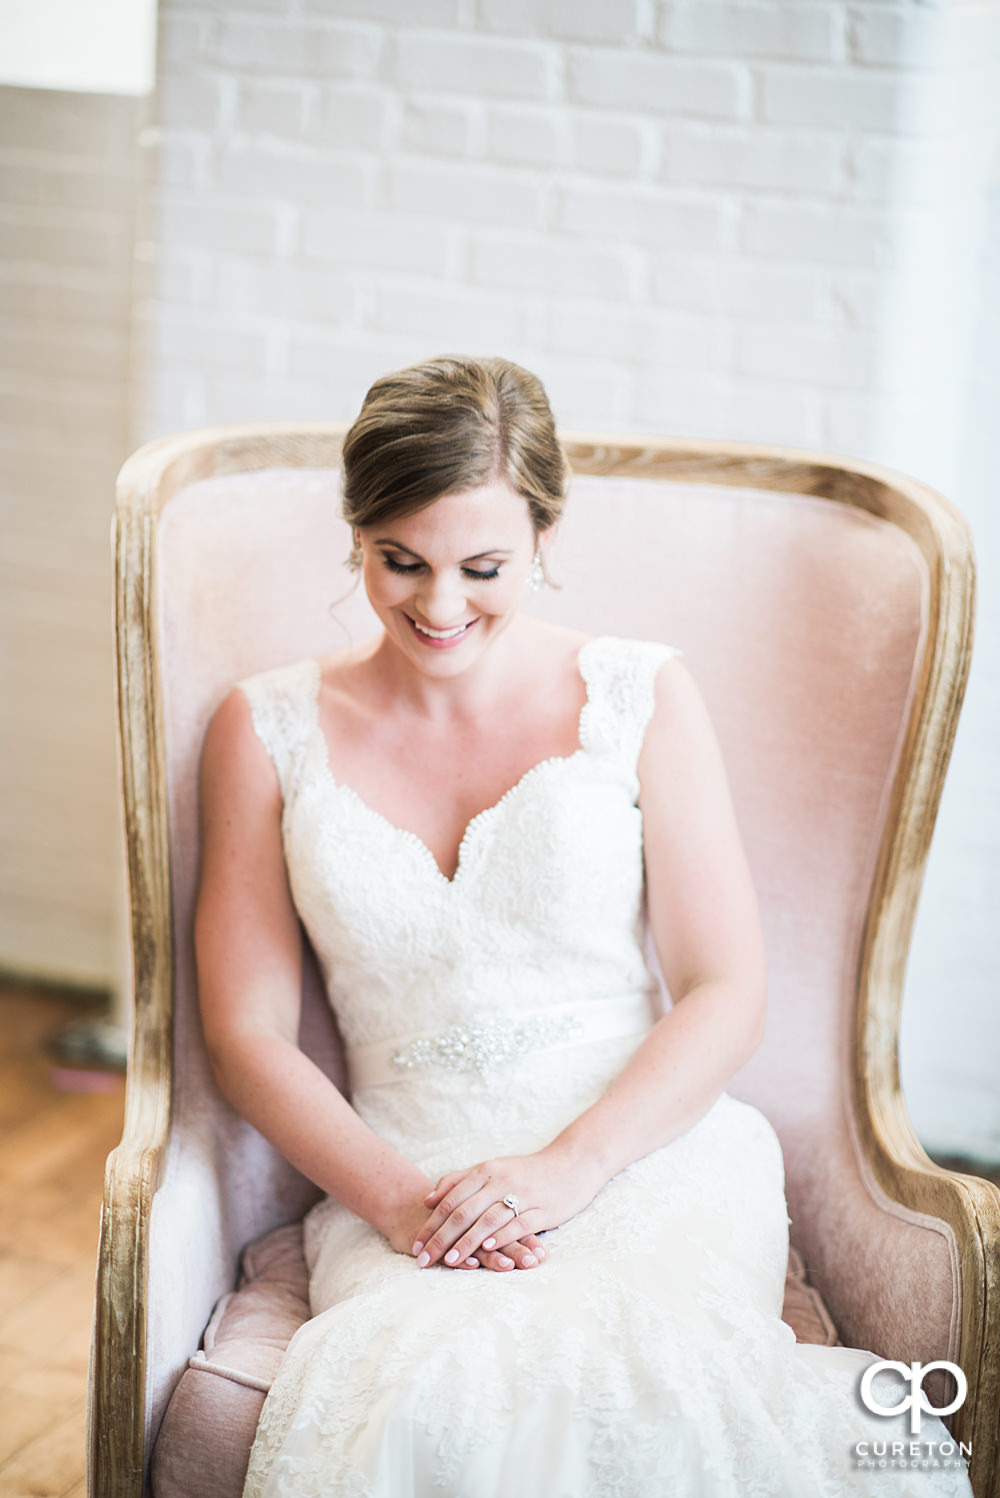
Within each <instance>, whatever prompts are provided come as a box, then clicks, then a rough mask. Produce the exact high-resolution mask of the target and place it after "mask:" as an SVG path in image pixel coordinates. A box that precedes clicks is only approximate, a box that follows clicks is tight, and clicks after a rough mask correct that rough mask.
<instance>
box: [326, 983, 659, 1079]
mask: <svg viewBox="0 0 1000 1498" xmlns="http://www.w3.org/2000/svg"><path fill="white" fill-rule="evenodd" d="M652 1022H653V1015H652V1009H651V1006H650V997H649V995H648V994H647V993H644V992H640V993H635V992H634V991H633V992H630V993H628V994H622V995H619V996H617V997H615V998H612V999H601V1000H593V999H583V1000H581V1001H580V1002H579V1003H577V1004H559V1005H555V1006H553V1007H552V1008H551V1009H543V1010H538V1011H536V1012H534V1013H532V1014H523V1015H512V1016H510V1017H506V1018H500V1019H476V1020H470V1021H469V1022H468V1023H467V1024H458V1025H450V1026H449V1028H448V1029H447V1030H440V1031H438V1032H437V1033H436V1034H420V1035H401V1036H395V1037H393V1038H392V1039H390V1040H383V1041H375V1042H373V1043H372V1044H371V1045H359V1046H348V1048H347V1067H348V1073H349V1075H350V1079H351V1087H352V1088H356V1087H377V1086H381V1085H383V1084H384V1083H387V1082H398V1081H403V1080H405V1079H406V1078H408V1077H412V1076H414V1075H417V1074H420V1073H422V1072H424V1071H443V1072H454V1073H460V1072H477V1073H478V1074H479V1075H480V1076H481V1077H486V1076H488V1075H489V1074H490V1073H491V1072H493V1071H495V1070H496V1068H498V1067H501V1066H505V1065H508V1064H509V1063H510V1062H512V1061H515V1060H517V1059H518V1057H520V1056H525V1055H528V1054H530V1053H531V1052H533V1051H548V1050H553V1049H556V1048H558V1047H561V1046H564V1045H580V1044H582V1043H584V1042H586V1041H590V1040H610V1039H614V1038H617V1037H619V1036H621V1037H625V1036H629V1035H636V1036H639V1035H642V1034H644V1033H645V1032H646V1031H647V1030H648V1029H649V1028H650V1026H651V1024H652Z"/></svg>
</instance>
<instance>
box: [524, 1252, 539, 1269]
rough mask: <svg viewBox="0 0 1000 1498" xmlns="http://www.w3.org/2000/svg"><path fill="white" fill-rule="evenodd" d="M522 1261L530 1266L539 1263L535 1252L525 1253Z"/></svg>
mask: <svg viewBox="0 0 1000 1498" xmlns="http://www.w3.org/2000/svg"><path fill="white" fill-rule="evenodd" d="M521 1263H522V1264H527V1265H529V1266H530V1265H532V1264H537V1263H538V1260H537V1259H536V1258H535V1256H534V1254H525V1256H524V1258H523V1259H522V1260H521Z"/></svg>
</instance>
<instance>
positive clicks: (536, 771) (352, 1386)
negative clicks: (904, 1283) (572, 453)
mask: <svg viewBox="0 0 1000 1498" xmlns="http://www.w3.org/2000/svg"><path fill="white" fill-rule="evenodd" d="M343 480H344V514H345V517H346V519H347V520H348V522H349V523H350V524H351V526H352V527H353V534H354V548H353V551H352V554H351V557H350V559H349V561H350V565H351V566H352V567H354V568H356V569H359V570H360V572H361V575H362V577H363V580H364V586H365V589H366V591H367V594H368V597H369V599H370V601H371V604H372V607H373V609H374V611H375V613H376V615H377V616H378V620H379V623H380V625H381V631H380V633H379V634H378V635H377V636H376V637H375V638H374V639H372V640H369V641H366V642H364V643H362V644H359V645H355V646H352V647H349V648H347V649H344V650H342V651H340V652H338V653H335V654H333V655H331V656H328V657H326V658H325V659H322V660H305V661H298V662H294V663H292V664H290V665H288V666H285V667H281V668H278V669H276V670H272V671H268V672H264V673H261V674H259V675H257V676H254V677H251V678H248V679H247V680H245V681H243V682H241V683H239V684H238V685H237V687H235V688H234V689H233V691H232V692H231V693H230V694H229V696H228V697H227V698H226V699H225V701H224V702H223V703H222V705H221V706H220V708H219V709H218V711H217V712H216V714H215V716H214V718H213V719H212V722H211V724H210V727H209V730H208V733H207V736H206V740H205V745H204V752H203V757H202V765H201V805H202V835H203V862H202V870H201V882H200V888H199V895H198V903H197V913H196V921H195V942H196V952H197V960H198V977H199V990H200V1001H201V1009H202V1016H203V1023H204V1031H205V1038H206V1042H207V1045H208V1049H209V1054H210V1056H211V1060H212V1064H213V1068H214V1071H215V1075H216V1078H217V1080H218V1083H219V1085H220V1087H221V1089H222V1091H223V1092H224V1094H225V1095H226V1097H227V1098H228V1099H229V1100H230V1101H231V1102H232V1104H233V1105H234V1106H235V1107H236V1108H237V1109H238V1110H239V1111H240V1112H241V1113H242V1114H243V1115H244V1116H245V1117H247V1118H248V1119H249V1120H250V1121H251V1122H252V1123H253V1124H254V1125H255V1126H256V1127H257V1128H258V1129H259V1130H260V1131H261V1132H262V1133H263V1134H264V1135H266V1136H267V1138H268V1139H270V1140H271V1141H272V1142H273V1144H274V1145H275V1146H276V1147H277V1148H278V1149H279V1150H280V1151H281V1153H282V1154H284V1155H285V1156H286V1157H287V1158H288V1159H289V1160H290V1161H291V1162H292V1163H293V1164H294V1165H295V1166H296V1167H297V1168H298V1169H299V1170H300V1171H301V1172H302V1173H303V1174H305V1175H306V1176H308V1177H309V1178H310V1179H311V1180H313V1181H314V1182H315V1183H317V1185H318V1186H319V1187H320V1188H321V1189H322V1191H323V1192H324V1193H325V1195H324V1197H323V1199H322V1200H321V1202H320V1203H319V1204H318V1205H317V1206H316V1207H315V1208H314V1209H313V1210H312V1212H311V1213H310V1214H309V1216H308V1217H307V1219H306V1222H305V1231H304V1242H305V1251H306V1258H307V1263H308V1267H309V1272H310V1297H311V1306H312V1313H313V1314H312V1319H311V1320H310V1321H309V1322H307V1323H306V1324H305V1325H304V1326H303V1327H302V1328H301V1330H300V1331H299V1332H298V1333H297V1334H296V1336H295V1338H294V1339H293V1341H292V1343H291V1344H290V1346H289V1348H288V1351H287V1353H286V1354H285V1357H284V1360H283V1363H282V1366H281V1369H280V1372H279V1374H278V1377H277V1379H276V1381H275V1384H274V1386H273V1388H272V1390H271V1392H270V1394H269V1396H268V1399H267V1401H266V1403H265V1407H264V1411H263V1415H262V1418H261V1423H260V1427H259V1430H258V1435H257V1439H256V1442H255V1444H254V1448H253V1452H252V1454H251V1459H250V1468H249V1472H248V1474H247V1479H246V1487H245V1489H244V1493H245V1498H264V1495H268V1498H274V1495H278V1494H281V1495H285V1498H293V1495H294V1498H311V1495H315V1498H320V1495H322V1498H333V1495H344V1498H346V1495H352V1498H353V1495H356V1498H361V1495H374V1498H431V1495H445V1498H472V1495H475V1498H493V1495H497V1498H499V1495H500V1494H501V1493H505V1494H506V1493H507V1492H509V1491H510V1490H511V1489H512V1488H516V1491H517V1492H518V1494H519V1498H583V1495H594V1498H605V1495H607V1498H610V1495H619V1498H662V1495H665V1494H667V1493H669V1494H671V1495H677V1498H686V1495H691V1498H694V1495H699V1498H703V1495H737V1494H739V1495H741V1498H743V1495H751V1498H752V1495H756V1494H759V1495H768V1498H772V1495H773V1498H779V1495H780V1498H785V1495H788V1498H791V1495H801V1498H804V1495H807V1494H808V1495H814V1494H831V1495H834V1494H852V1495H854V1494H856V1495H858V1498H862V1495H864V1498H870V1495H872V1494H881V1493H885V1494H889V1493H891V1494H893V1495H894V1498H906V1495H908V1494H916V1493H929V1492H935V1493H952V1494H962V1495H968V1494H970V1493H971V1489H970V1488H969V1485H968V1479H967V1477H966V1474H965V1471H964V1469H961V1470H937V1471H934V1470H930V1471H921V1472H910V1473H907V1474H905V1475H902V1474H900V1473H898V1472H882V1473H878V1472H872V1471H862V1470H859V1469H858V1467H857V1465H856V1464H855V1465H854V1466H852V1465H851V1461H852V1458H851V1455H850V1452H851V1446H852V1443H854V1442H856V1441H859V1440H864V1439H870V1438H871V1437H872V1436H873V1435H874V1436H875V1437H877V1438H878V1439H879V1440H884V1439H885V1438H886V1436H887V1434H888V1435H889V1436H890V1437H891V1436H893V1435H896V1434H899V1433H902V1429H903V1427H902V1425H900V1426H899V1429H898V1430H897V1427H896V1424H894V1422H893V1420H892V1419H888V1420H887V1419H886V1418H884V1417H879V1418H877V1419H876V1418H875V1417H873V1416H872V1415H870V1414H869V1413H868V1412H867V1411H866V1410H865V1409H864V1407H863V1406H862V1405H861V1404H860V1403H859V1401H858V1399H857V1393H856V1391H857V1386H858V1381H859V1378H860V1375H861V1374H862V1373H863V1372H864V1370H865V1369H866V1368H867V1367H868V1366H869V1364H871V1363H872V1362H873V1361H874V1360H875V1356H874V1354H873V1353H866V1352H863V1351H860V1350H855V1349H845V1348H807V1347H802V1346H798V1345H796V1343H795V1339H794V1335H793V1333H792V1332H791V1330H790V1329H789V1328H788V1327H787V1326H786V1325H785V1324H784V1323H783V1322H782V1321H781V1319H780V1317H781V1307H782V1294H783V1286H784V1279H785V1272H786V1265H787V1253H788V1236H787V1232H788V1218H787V1212H786V1206H785V1198H784V1178H783V1165H782V1158H781V1150H780V1146H779V1144H778V1140H777V1137H776V1135H775V1133H774V1131H773V1129H772V1128H771V1126H770V1125H769V1123H768V1122H767V1120H766V1119H765V1118H764V1117H763V1115H762V1114H761V1113H759V1112H758V1111H757V1110H756V1109H754V1108H752V1107H750V1106H749V1105H747V1104H744V1103H741V1102H738V1101H736V1100H735V1099H734V1098H731V1097H730V1096H729V1095H728V1094H727V1093H726V1091H725V1088H726V1086H727V1084H728V1082H729V1081H730V1079H731V1078H732V1077H733V1075H734V1073H735V1072H737V1071H738V1070H739V1068H740V1067H741V1066H742V1065H743V1064H744V1063H745V1062H746V1061H747V1060H748V1058H749V1057H750V1056H751V1055H752V1054H753V1052H754V1051H755V1050H756V1048H757V1046H758V1045H759V1044H760V1042H761V1039H762V1037H763V1033H764V1013H765V960H764V951H763V943H762V938H761V929H760V923H759V918H758V912H757V905H756V900H755V897H754V891H753V887H752V884H751V880H750V875H749V872H748V869H747V863H746V859H745V857H744V854H743V850H742V847H741V844H740V838H739V834H738V830H737V826H736V822H735V818H734V814H733V809H732V805H731V801H730V797H729V792H728V789H727V784H726V778H725V773H724V769H723V766H722V762H721V758H720V754H719V749H718V746H717V743H716V739H715V736H714V733H713V730H712V727H711V725H710V722H709V719H708V716H707V714H706V711H705V707H704V705H703V702H702V699H701V697H700V695H699V692H698V689H697V686H696V685H695V682H694V681H693V679H692V677H691V675H690V674H689V672H688V671H687V670H686V668H685V667H684V665H683V664H682V663H681V661H680V660H679V659H678V656H679V652H678V651H676V650H675V649H672V648H671V647H669V646H666V645H660V644H656V643H652V642H646V641H635V640H624V639H618V638H613V637H607V636H598V637H592V636H588V635H587V634H585V633H583V632H579V631H575V630H568V629H564V628H559V627H556V626H553V625H550V624H545V623H541V622H538V621H537V620H533V619H531V618H530V617H528V616H527V615H526V614H524V613H523V612H522V611H521V604H522V602H523V599H524V595H525V590H526V588H533V587H537V586H539V585H541V584H542V583H543V582H544V581H545V578H546V569H545V552H546V547H547V545H548V542H549V540H550V537H551V536H552V534H553V529H554V527H555V525H556V523H557V521H558V520H559V517H560V514H561V512H562V507H563V502H564V497H565V489H566V470H565V464H564V460H563V457H562V453H561V450H560V447H559V443H558V441H557V438H556V434H555V429H554V425H553V420H552V416H551V412H550V410H549V406H548V402H547V400H546V397H545V394H544V391H543V390H542V387H541V385H540V384H539V382H538V381H537V380H536V379H535V378H534V377H533V376H532V375H530V374H528V373H527V371H525V370H523V369H521V368H519V367H518V366H516V365H514V364H511V363H508V362H506V361H504V360H501V359H488V360H473V359H463V358H441V359H434V360H431V361H429V362H427V363H425V364H421V365H417V366H415V367H413V368H410V369H406V370H402V371H400V372H399V373H397V374H394V375H390V376H387V377H385V378H383V379H381V380H379V381H377V382H376V384H375V385H374V386H373V387H372V389H371V390H370V391H369V393H368V395H367V397H366V399H365V402H364V405H363V407H362V411H361V414H360V415H359V417H358V419H357V420H356V422H355V423H354V425H353V426H352V427H351V429H350V431H349V432H348V434H347V437H346V439H345V443H344V455H343ZM636 544H637V546H639V545H641V538H637V543H636ZM289 582H290V585H292V586H294V579H290V580H289ZM300 920H301V921H302V923H303V924H304V926H305V928H306V930H307V932H308V934H309V937H310V939H311V941H312V944H313V946H314V948H315V950H316V953H317V956H318V958H319V961H320V965H321V967H322V970H323V975H324V979H325V981H326V985H327V988H328V992H329V996H330V1001H331V1004H332V1005H333V1007H334V1010H335V1013H336V1015H337V1019H338V1023H339V1026H340V1029H341V1033H342V1035H343V1038H344V1041H345V1043H346V1055H347V1063H348V1074H349V1079H350V1101H348V1098H347V1097H345V1096H343V1095H342V1094H341V1093H340V1092H338V1091H337V1089H336V1088H335V1087H334V1086H333V1085H332V1083H331V1082H330V1081H329V1080H328V1079H327V1078H326V1077H325V1076H324V1075H323V1074H322V1073H321V1072H320V1071H319V1069H318V1068H317V1067H316V1066H315V1065H314V1064H313V1062H312V1061H310V1060H309V1059H308V1057H307V1056H306V1055H305V1054H304V1053H303V1052H302V1051H301V1050H300V1049H299V1047H298V1043H297V1036H298V1023H299V987H300V977H301V967H300V964H301V952H300V936H299V921H300ZM647 931H648V933H649V935H650V936H651V938H652V942H653V945H654V947H655V951H656V956H657V959H658V961H659V965H660V968H661V970H662V973H663V976H664V979H665V981H666V985H667V988H668V990H669V993H670V995H671V998H672V1005H671V1007H670V1008H669V1009H668V1010H667V1012H666V1013H665V1014H663V1015H662V1016H661V1017H657V1011H656V1007H655V1004H654V995H655V992H656V984H655V982H654V980H653V978H652V977H651V974H650V971H649V968H648V967H647V964H646V960H645V941H646V934H647ZM884 1397H885V1396H883V1398H884ZM923 1430H924V1435H925V1438H926V1435H927V1433H928V1431H930V1432H931V1433H932V1434H934V1435H940V1436H946V1435H947V1432H946V1431H945V1430H944V1427H943V1426H941V1424H940V1422H939V1421H936V1420H931V1421H928V1420H925V1422H924V1426H923Z"/></svg>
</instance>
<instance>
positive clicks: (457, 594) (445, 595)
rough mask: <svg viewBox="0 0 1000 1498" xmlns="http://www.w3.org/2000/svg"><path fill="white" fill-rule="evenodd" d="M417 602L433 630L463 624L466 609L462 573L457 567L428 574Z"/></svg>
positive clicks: (422, 615)
mask: <svg viewBox="0 0 1000 1498" xmlns="http://www.w3.org/2000/svg"><path fill="white" fill-rule="evenodd" d="M415 602H416V604H417V607H418V609H419V611H420V616H421V618H422V619H423V621H424V623H425V624H429V625H431V627H432V628H433V629H446V628H447V627H448V625H449V624H460V623H462V622H463V621H464V618H465V614H466V607H465V586H464V581H463V578H462V574H461V571H460V570H459V569H458V568H457V567H446V568H443V569H442V570H441V571H434V572H429V573H428V574H426V576H425V577H424V579H423V580H422V582H421V586H420V588H419V589H418V590H417V595H416V599H415Z"/></svg>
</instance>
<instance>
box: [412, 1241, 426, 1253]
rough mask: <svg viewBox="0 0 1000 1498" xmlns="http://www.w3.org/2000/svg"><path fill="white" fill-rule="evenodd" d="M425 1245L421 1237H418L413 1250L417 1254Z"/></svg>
mask: <svg viewBox="0 0 1000 1498" xmlns="http://www.w3.org/2000/svg"><path fill="white" fill-rule="evenodd" d="M423 1246H424V1245H423V1244H422V1243H421V1241H420V1239H419V1238H418V1239H417V1241H416V1243H415V1244H414V1245H413V1252H414V1253H415V1254H418V1253H419V1252H420V1250H421V1249H422V1248H423Z"/></svg>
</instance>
